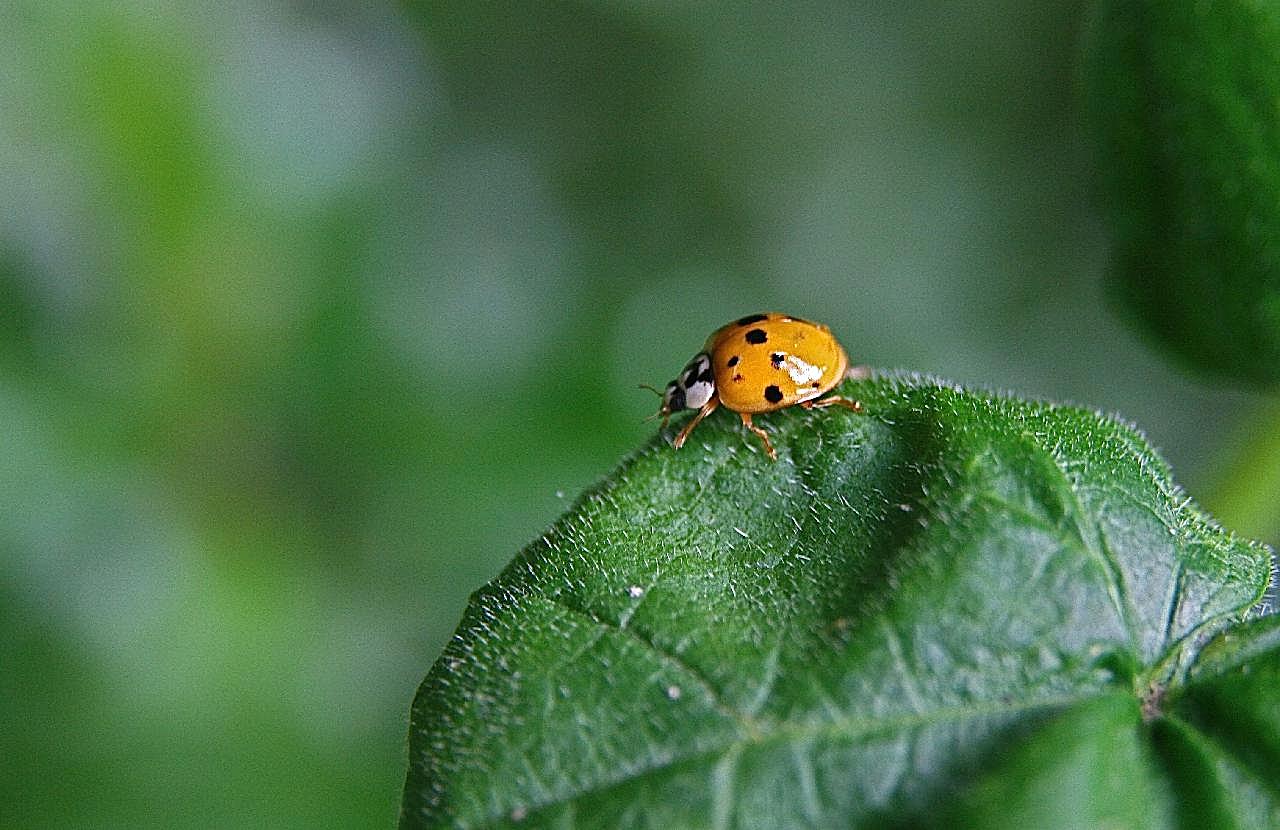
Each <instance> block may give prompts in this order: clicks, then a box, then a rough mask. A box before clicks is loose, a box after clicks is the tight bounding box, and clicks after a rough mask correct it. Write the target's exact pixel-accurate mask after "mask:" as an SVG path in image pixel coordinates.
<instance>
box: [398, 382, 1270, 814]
mask: <svg viewBox="0 0 1280 830" xmlns="http://www.w3.org/2000/svg"><path fill="white" fill-rule="evenodd" d="M843 391H844V392H845V394H849V395H853V396H856V397H858V398H860V399H861V400H862V401H863V402H864V405H865V407H866V414H864V415H855V414H853V413H850V412H846V411H831V410H827V411H820V412H817V411H815V412H804V411H801V410H787V411H783V412H779V413H774V414H771V415H768V416H765V417H763V418H761V419H760V420H761V422H762V423H765V424H766V425H767V427H768V428H770V429H771V430H772V431H773V433H774V443H775V445H776V446H777V447H778V448H779V459H778V461H777V462H776V463H774V462H770V461H769V460H768V459H767V458H766V457H765V456H764V455H763V454H762V453H761V452H760V451H759V447H758V445H757V443H756V441H755V438H754V437H753V436H750V435H748V434H746V433H744V432H743V431H742V429H741V427H740V426H738V425H736V423H735V419H733V418H732V416H731V413H717V415H715V416H713V417H711V418H710V419H708V421H707V422H706V423H704V424H703V425H702V426H700V427H699V428H698V430H697V431H695V432H694V434H693V437H692V439H691V440H690V442H689V443H688V444H687V445H686V446H685V447H684V449H682V450H680V451H678V452H677V451H675V450H673V449H672V448H671V447H670V446H669V445H668V444H667V443H665V442H664V441H661V440H655V441H654V442H652V443H651V444H650V445H649V446H647V447H646V448H644V449H643V450H641V451H640V452H639V453H637V454H636V455H635V456H633V457H632V458H630V459H629V460H627V461H626V462H625V463H623V464H622V466H621V467H619V469H618V470H616V471H615V472H614V473H613V474H612V475H611V476H610V477H609V478H608V479H607V480H606V481H605V482H604V483H603V484H601V485H600V486H599V487H597V488H596V489H595V490H593V491H591V492H589V493H588V494H586V495H585V496H584V497H583V498H582V499H581V500H580V501H579V503H578V504H577V505H576V506H575V507H574V508H573V509H572V510H571V511H570V512H569V513H568V514H566V515H565V516H564V517H562V518H561V519H560V520H559V521H558V522H557V523H556V524H555V525H554V526H553V527H552V528H551V529H550V530H549V531H548V532H547V534H546V535H545V536H544V537H543V538H542V539H540V540H538V541H536V542H535V543H534V544H532V545H530V546H529V547H528V548H527V549H526V550H524V551H523V552H522V553H521V554H520V555H519V556H518V557H517V558H516V559H515V560H514V561H513V562H512V563H511V564H510V565H509V566H508V567H507V569H506V570H505V571H504V572H503V573H502V574H501V575H500V576H499V577H498V578H497V579H495V580H494V581H493V582H491V583H490V584H489V585H487V586H486V587H484V588H483V589H481V590H480V591H478V592H477V593H476V594H475V595H474V597H473V598H472V602H471V605H470V606H469V608H468V610H467V612H466V615H465V617H464V619H463V621H462V623H461V625H460V627H459V629H458V632H457V634H456V636H455V637H454V639H453V640H452V642H451V643H450V644H449V645H448V647H447V648H446V649H445V652H444V654H443V655H442V656H441V657H440V659H439V660H438V661H437V663H436V664H435V666H434V667H433V668H432V669H431V672H430V673H429V674H428V676H427V678H426V680H425V681H424V683H423V685H422V687H421V689H420V690H419V693H418V696H417V699H416V701H415V702H414V706H413V713H412V725H411V732H410V768H409V775H408V780H407V783H406V788H405V795H404V803H403V813H402V823H403V826H405V827H444V826H457V827H507V826H522V827H573V828H587V827H600V828H607V827H608V828H611V827H651V828H670V827H762V828H763V827H834V826H839V827H875V826H886V825H894V824H900V823H905V824H907V825H912V826H916V825H921V824H931V823H938V824H939V825H940V826H957V824H959V825H968V826H981V827H986V826H990V827H999V826H1009V827H1028V826H1036V827H1057V826H1062V827H1066V826H1102V825H1104V824H1106V823H1107V822H1110V823H1111V824H1112V825H1113V826H1125V827H1175V826H1178V823H1179V821H1180V820H1185V819H1186V817H1187V815H1189V813H1188V811H1190V810H1198V809H1201V808H1202V807H1206V805H1207V806H1209V807H1213V808H1214V809H1218V810H1219V811H1220V812H1221V813H1222V814H1223V815H1228V816H1233V817H1237V818H1240V817H1247V816H1253V817H1255V818H1256V819H1257V820H1258V821H1261V822H1262V824H1260V825H1256V826H1265V825H1266V822H1267V821H1269V820H1271V819H1274V818H1275V817H1276V816H1277V812H1276V810H1277V804H1280V800H1277V790H1276V787H1277V785H1276V783H1275V782H1276V781H1277V780H1280V776H1277V775H1275V774H1271V775H1270V777H1269V778H1268V777H1267V773H1268V772H1270V773H1275V772H1276V771H1277V769H1280V715H1278V714H1277V710H1278V708H1280V696H1278V695H1280V693H1278V692H1277V689H1280V681H1278V680H1277V678H1275V677H1273V675H1274V674H1275V673H1276V672H1277V671H1280V645H1277V638H1276V636H1275V631H1276V626H1275V625H1274V624H1272V623H1273V622H1274V619H1273V618H1271V617H1265V616H1261V615H1260V613H1259V611H1258V610H1257V609H1256V606H1257V603H1258V602H1259V599H1260V598H1261V597H1262V596H1263V593H1264V591H1265V590H1266V587H1267V584H1268V579H1269V577H1270V573H1269V557H1268V551H1267V550H1266V549H1265V548H1264V547H1262V546H1260V545H1256V544H1251V543H1246V542H1242V541H1240V540H1237V539H1235V538H1233V537H1231V536H1230V535H1228V534H1227V533H1226V532H1224V531H1222V530H1221V529H1219V528H1217V527H1216V526H1215V525H1213V524H1212V523H1211V522H1210V521H1208V520H1207V519H1206V518H1205V517H1204V516H1203V515H1201V514H1200V513H1199V512H1198V511H1197V510H1196V508H1195V507H1194V506H1193V505H1191V504H1190V503H1189V502H1188V500H1187V498H1186V497H1185V496H1184V495H1183V494H1182V493H1181V492H1180V491H1179V490H1178V489H1177V488H1176V487H1175V486H1174V485H1173V484H1172V483H1171V481H1170V478H1169V473H1168V470H1167V469H1166V467H1165V465H1164V464H1163V462H1162V461H1161V460H1160V459H1159V458H1158V457H1157V456H1156V455H1155V453H1154V452H1153V451H1152V450H1151V448H1150V447H1149V446H1148V445H1147V444H1146V442H1145V441H1144V440H1143V439H1142V437H1141V436H1140V435H1138V434H1137V433H1136V432H1135V431H1134V430H1132V429H1131V428H1129V427H1127V426H1125V425H1123V424H1120V423H1118V422H1116V421H1114V420H1112V419H1108V418H1104V417H1101V416H1099V415H1097V414H1094V413H1091V412H1086V411H1083V410H1079V409H1072V408H1064V407H1056V406H1050V405H1046V404H1040V403H1030V402H1025V401H1020V400H1015V399H1011V398H1004V397H997V396H993V395H990V394H985V393H978V392H971V391H965V390H962V389H960V388H958V387H955V386H952V385H947V384H944V383H940V382H937V381H934V380H931V379H925V378H919V377H916V376H890V377H882V378H878V379H874V380H870V381H865V382H860V383H853V382H850V383H847V384H846V385H845V387H844V389H843ZM1206 643H1211V644H1212V646H1210V647H1208V648H1207V650H1206ZM1201 655H1207V656H1206V657H1202V656H1201ZM1210 658H1211V659H1210ZM1247 670H1251V671H1247ZM1268 672H1270V674H1268ZM1236 700H1239V701H1243V702H1244V706H1245V709H1241V710H1240V711H1238V712H1237V711H1236V710H1235V709H1233V708H1232V707H1233V705H1235V704H1233V703H1232V701H1236ZM1255 734H1263V735H1268V736H1269V738H1268V739H1267V740H1268V741H1269V743H1268V742H1265V741H1264V742H1262V743H1257V742H1256V741H1255V740H1254V739H1253V738H1252V737H1250V736H1251V735H1255ZM1184 779H1191V780H1195V781H1197V782H1199V783H1198V784H1197V786H1196V787H1195V788H1187V787H1180V786H1178V783H1179V782H1180V781H1182V780H1184ZM1206 808H1207V807H1206ZM1242 820H1243V819H1242ZM1082 821H1083V822H1084V823H1083V824H1082V823H1081V822H1082ZM1247 825H1248V823H1247V822H1244V824H1242V825H1241V826H1247ZM1223 826H1229V825H1223Z"/></svg>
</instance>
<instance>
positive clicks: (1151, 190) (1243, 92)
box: [1085, 0, 1280, 384]
mask: <svg viewBox="0 0 1280 830" xmlns="http://www.w3.org/2000/svg"><path fill="white" fill-rule="evenodd" d="M1089 44H1090V45H1089V48H1088V50H1087V58H1086V74H1085V78H1086V83H1085V87H1086V91H1087V101H1088V105H1089V110H1090V114H1091V118H1092V121H1093V123H1094V127H1095V132H1096V136H1097V138H1098V145H1099V150H1100V156H1099V160H1100V164H1101V167H1102V172H1103V176H1104V179H1105V181H1106V185H1107V188H1106V194H1105V195H1106V199H1107V206H1108V207H1109V208H1111V213H1112V218H1113V220H1114V231H1115V234H1114V235H1115V237H1116V239H1115V262H1114V281H1113V284H1114V287H1115V288H1116V290H1117V293H1118V294H1119V296H1120V297H1121V298H1122V299H1123V302H1124V303H1125V304H1126V305H1127V306H1128V308H1129V309H1130V310H1131V311H1132V312H1133V313H1134V316H1135V318H1136V319H1137V320H1138V321H1140V324H1141V326H1142V327H1143V328H1145V329H1146V330H1147V331H1148V332H1150V333H1151V334H1153V335H1154V336H1155V337H1156V339H1157V340H1159V342H1160V343H1161V344H1162V345H1163V346H1164V347H1165V348H1166V349H1168V350H1169V351H1171V352H1172V353H1173V354H1174V355H1175V356H1176V357H1178V358H1179V359H1181V361H1182V362H1184V363H1185V364H1187V365H1189V366H1192V367H1195V368H1198V369H1200V370H1203V371H1205V372H1208V373H1211V374H1214V375H1225V376H1230V377H1234V378H1237V379H1242V380H1247V381H1251V382H1255V383H1260V384H1275V383H1276V382H1277V381H1280V2H1275V0H1214V2H1173V3H1170V2H1161V0H1103V2H1100V3H1099V4H1098V6H1097V7H1096V14H1095V16H1094V18H1093V20H1092V21H1091V25H1090V27H1089Z"/></svg>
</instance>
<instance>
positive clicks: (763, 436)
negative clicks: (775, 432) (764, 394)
mask: <svg viewBox="0 0 1280 830" xmlns="http://www.w3.org/2000/svg"><path fill="white" fill-rule="evenodd" d="M738 414H739V415H741V416H742V425H743V426H744V427H746V428H747V429H749V430H751V431H752V432H754V433H755V434H756V435H759V436H760V440H761V441H763V442H764V451H765V452H767V453H769V457H770V458H772V459H773V460H774V461H777V460H778V452H777V450H775V449H774V448H773V444H771V443H769V433H767V432H765V431H764V430H763V429H761V428H760V427H758V426H756V425H755V424H753V423H751V413H749V412H739V413H738Z"/></svg>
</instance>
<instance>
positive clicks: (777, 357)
mask: <svg viewBox="0 0 1280 830" xmlns="http://www.w3.org/2000/svg"><path fill="white" fill-rule="evenodd" d="M782 359H783V354H782V352H774V353H773V354H771V355H769V362H770V363H772V364H773V368H775V369H780V368H782Z"/></svg>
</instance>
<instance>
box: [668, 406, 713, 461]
mask: <svg viewBox="0 0 1280 830" xmlns="http://www.w3.org/2000/svg"><path fill="white" fill-rule="evenodd" d="M719 405H720V396H719V395H712V396H711V399H710V400H708V401H707V402H706V403H704V404H703V405H702V408H701V409H699V410H698V414H697V415H694V416H693V417H692V418H690V419H689V423H687V424H685V425H684V429H682V430H680V434H679V435H677V436H676V440H674V441H672V442H671V443H672V444H674V445H675V448H676V449H680V448H681V447H683V446H684V442H685V441H686V440H688V438H689V433H691V432H693V428H694V427H696V426H697V425H698V423H699V422H700V421H702V419H703V418H705V417H707V416H708V415H710V414H711V413H712V412H715V411H716V407H717V406H719Z"/></svg>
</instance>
